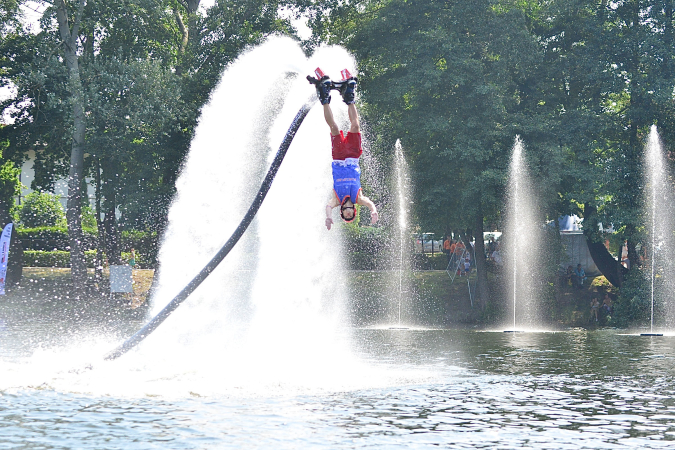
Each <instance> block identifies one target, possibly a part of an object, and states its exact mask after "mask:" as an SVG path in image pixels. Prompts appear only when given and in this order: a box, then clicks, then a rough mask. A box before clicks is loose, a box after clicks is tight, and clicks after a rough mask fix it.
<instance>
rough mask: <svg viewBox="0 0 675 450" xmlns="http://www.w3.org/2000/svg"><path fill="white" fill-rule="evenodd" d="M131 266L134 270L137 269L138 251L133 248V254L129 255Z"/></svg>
mask: <svg viewBox="0 0 675 450" xmlns="http://www.w3.org/2000/svg"><path fill="white" fill-rule="evenodd" d="M129 265H130V266H131V268H132V269H135V268H136V250H134V248H133V247H131V253H130V254H129Z"/></svg>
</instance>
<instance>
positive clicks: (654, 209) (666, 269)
mask: <svg viewBox="0 0 675 450" xmlns="http://www.w3.org/2000/svg"><path fill="white" fill-rule="evenodd" d="M645 150H646V151H645V164H644V178H645V180H646V186H645V189H644V204H645V217H646V219H647V221H646V224H645V225H646V227H645V229H646V231H647V251H646V252H644V251H643V252H641V253H642V256H643V257H646V258H645V260H644V263H645V265H646V267H645V269H646V270H645V274H646V276H647V277H648V281H649V286H650V295H649V300H650V305H649V308H650V323H649V325H650V332H651V333H653V332H654V326H655V325H660V326H662V327H666V328H669V329H672V328H673V325H674V323H673V320H675V305H674V304H673V301H672V292H675V261H674V260H673V256H674V254H673V250H674V249H675V237H674V236H673V230H675V195H674V193H673V179H672V175H671V174H670V172H669V170H668V164H667V160H666V156H665V154H664V151H663V146H662V144H661V140H660V138H659V134H658V130H657V128H656V125H653V126H652V127H651V130H650V132H649V138H648V140H647V146H646V149H645Z"/></svg>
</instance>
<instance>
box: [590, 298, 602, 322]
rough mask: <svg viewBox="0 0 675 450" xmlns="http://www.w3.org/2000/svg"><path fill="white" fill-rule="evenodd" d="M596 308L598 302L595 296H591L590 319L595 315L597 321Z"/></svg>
mask: <svg viewBox="0 0 675 450" xmlns="http://www.w3.org/2000/svg"><path fill="white" fill-rule="evenodd" d="M598 309H600V302H599V301H598V299H597V297H593V300H591V319H593V317H595V321H596V322H597V321H598Z"/></svg>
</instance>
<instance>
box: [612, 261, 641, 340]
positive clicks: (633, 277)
mask: <svg viewBox="0 0 675 450" xmlns="http://www.w3.org/2000/svg"><path fill="white" fill-rule="evenodd" d="M649 292H650V288H649V285H648V283H647V279H646V277H645V276H644V274H643V273H642V271H641V270H631V271H630V272H629V273H628V276H627V277H626V279H625V280H624V282H623V284H622V286H621V291H620V294H619V296H618V298H617V299H616V301H615V302H614V304H613V308H614V314H613V316H612V322H613V323H614V324H615V325H616V326H619V327H627V326H631V325H632V326H647V325H649V315H650V296H649Z"/></svg>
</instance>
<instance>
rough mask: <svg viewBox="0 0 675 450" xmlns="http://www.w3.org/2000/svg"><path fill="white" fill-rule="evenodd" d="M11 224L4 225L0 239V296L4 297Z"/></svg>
mask: <svg viewBox="0 0 675 450" xmlns="http://www.w3.org/2000/svg"><path fill="white" fill-rule="evenodd" d="M13 225H14V224H13V223H8V224H7V225H5V229H4V230H2V236H1V237H0V295H5V277H6V276H7V259H8V258H9V239H10V238H11V237H12V226H13Z"/></svg>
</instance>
